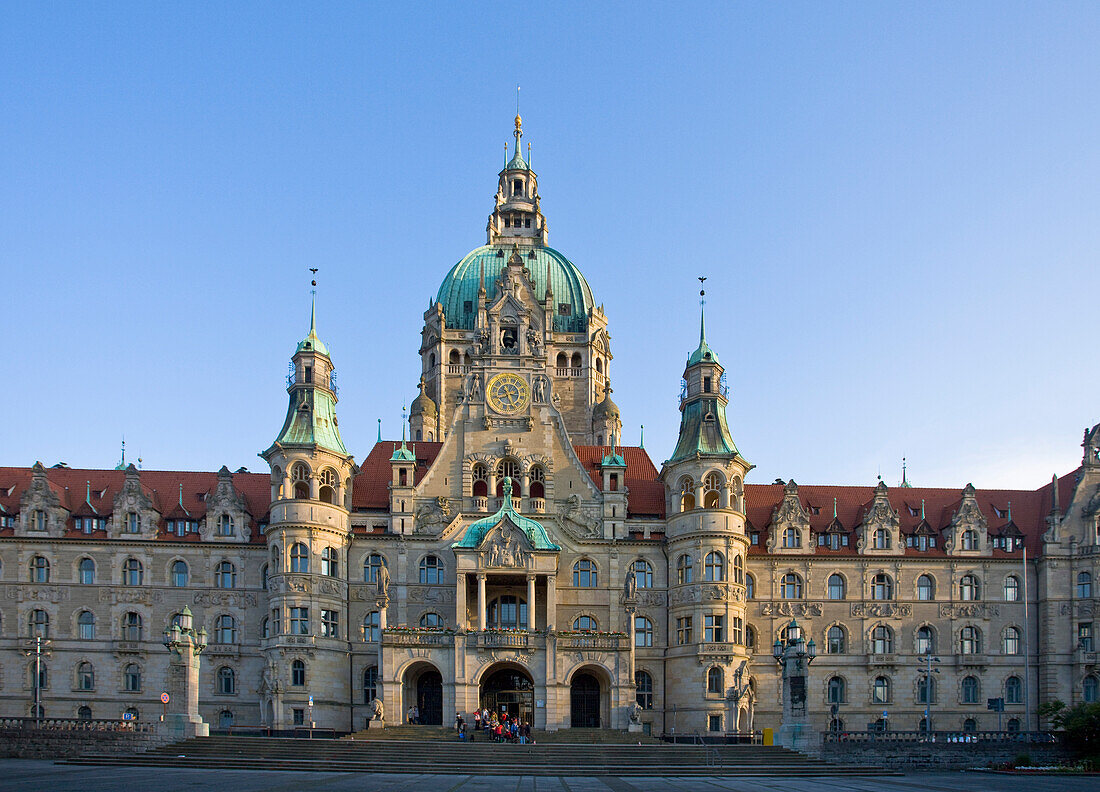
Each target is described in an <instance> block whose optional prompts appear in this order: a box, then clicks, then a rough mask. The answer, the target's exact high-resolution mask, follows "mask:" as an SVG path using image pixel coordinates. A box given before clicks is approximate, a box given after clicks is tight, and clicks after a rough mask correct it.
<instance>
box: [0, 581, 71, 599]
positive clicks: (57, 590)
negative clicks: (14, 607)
mask: <svg viewBox="0 0 1100 792" xmlns="http://www.w3.org/2000/svg"><path fill="white" fill-rule="evenodd" d="M4 596H5V598H6V599H10V600H15V601H16V602H23V601H25V600H34V601H36V602H68V601H69V589H68V587H67V586H39V585H30V586H8V587H7V590H6V592H5V595H4Z"/></svg>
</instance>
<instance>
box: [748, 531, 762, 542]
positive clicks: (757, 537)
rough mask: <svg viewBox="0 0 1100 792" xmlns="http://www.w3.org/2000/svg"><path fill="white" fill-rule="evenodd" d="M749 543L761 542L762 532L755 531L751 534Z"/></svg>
mask: <svg viewBox="0 0 1100 792" xmlns="http://www.w3.org/2000/svg"><path fill="white" fill-rule="evenodd" d="M749 544H754V545H758V544H760V534H758V533H756V532H755V531H753V532H752V533H751V534H749Z"/></svg>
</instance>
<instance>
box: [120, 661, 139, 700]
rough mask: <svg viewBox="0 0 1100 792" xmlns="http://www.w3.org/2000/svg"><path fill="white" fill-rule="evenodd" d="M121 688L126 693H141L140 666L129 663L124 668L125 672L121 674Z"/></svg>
mask: <svg viewBox="0 0 1100 792" xmlns="http://www.w3.org/2000/svg"><path fill="white" fill-rule="evenodd" d="M122 686H123V688H124V689H125V690H126V692H127V693H138V692H140V691H141V666H139V665H138V664H137V663H130V664H129V665H127V666H126V670H125V671H123V673H122Z"/></svg>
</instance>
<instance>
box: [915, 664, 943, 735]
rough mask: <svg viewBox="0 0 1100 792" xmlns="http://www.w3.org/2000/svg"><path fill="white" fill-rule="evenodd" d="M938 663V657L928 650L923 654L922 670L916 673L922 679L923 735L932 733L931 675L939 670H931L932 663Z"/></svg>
mask: <svg viewBox="0 0 1100 792" xmlns="http://www.w3.org/2000/svg"><path fill="white" fill-rule="evenodd" d="M938 662H940V659H939V658H938V657H933V656H932V649H931V648H929V649H928V650H927V651H925V653H924V660H923V662H922V664H923V665H924V668H922V669H921V670H920V671H919V672H918V673H920V674H921V676H922V677H923V682H924V731H925V734H930V733H931V732H932V690H933V687H932V674H938V673H939V672H940V670H939V669H938V668H933V667H932V664H933V663H938Z"/></svg>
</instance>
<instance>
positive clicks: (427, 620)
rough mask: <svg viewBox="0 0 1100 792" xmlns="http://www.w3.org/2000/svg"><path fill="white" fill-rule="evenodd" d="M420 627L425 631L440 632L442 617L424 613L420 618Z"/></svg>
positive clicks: (436, 614)
mask: <svg viewBox="0 0 1100 792" xmlns="http://www.w3.org/2000/svg"><path fill="white" fill-rule="evenodd" d="M420 626H421V627H423V628H424V629H426V630H442V629H443V617H442V616H440V615H439V614H438V613H430V612H429V613H425V614H424V615H423V616H421V617H420Z"/></svg>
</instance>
